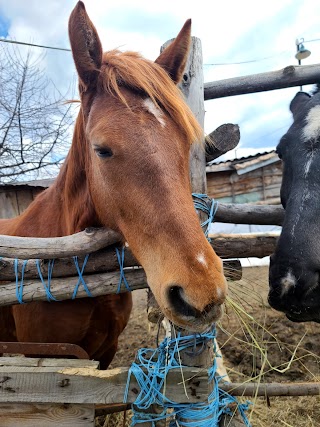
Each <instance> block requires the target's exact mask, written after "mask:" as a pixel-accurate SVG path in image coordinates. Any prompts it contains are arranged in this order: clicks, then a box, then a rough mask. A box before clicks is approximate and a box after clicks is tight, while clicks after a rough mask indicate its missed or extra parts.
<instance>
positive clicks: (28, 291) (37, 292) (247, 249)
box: [0, 233, 278, 306]
mask: <svg viewBox="0 0 320 427" xmlns="http://www.w3.org/2000/svg"><path fill="white" fill-rule="evenodd" d="M277 238H278V235H277V234H275V233H274V234H272V233H268V234H256V235H251V234H247V235H225V234H217V235H213V236H212V242H211V244H212V246H213V248H214V249H215V250H216V252H217V254H218V255H220V256H221V255H222V254H224V256H225V257H226V258H234V256H233V255H232V254H234V253H236V254H238V256H240V257H253V256H255V257H260V258H262V257H264V256H267V255H270V254H271V253H272V252H273V251H274V247H275V244H276V242H277ZM106 252H108V251H106ZM104 253H105V252H102V253H101V254H98V257H100V259H99V262H98V264H101V263H102V262H103V255H102V254H104ZM109 256H110V253H109ZM112 257H113V258H114V254H112ZM125 259H126V258H125ZM128 260H129V261H128ZM131 261H133V262H134V258H133V257H132V255H131V254H130V253H128V258H127V261H126V262H130V263H131ZM63 262H66V264H65V265H63ZM79 262H80V265H82V260H79ZM90 262H92V264H91V268H90V272H93V271H94V268H95V260H94V256H92V261H90ZM113 262H114V260H111V261H110V264H109V265H113ZM5 263H7V265H6V266H5V267H4V264H5ZM60 263H61V264H62V267H61V265H60V267H61V269H60V273H61V274H62V272H65V269H66V268H67V267H68V265H69V268H70V265H72V264H71V263H72V261H71V260H57V266H59V264H60ZM20 264H21V262H20ZM106 264H108V262H106ZM42 265H45V264H42ZM89 265H90V264H89ZM27 266H28V264H27ZM9 267H10V268H11V269H12V270H11V273H10V274H11V275H9V270H8V269H9ZM30 267H31V273H32V274H34V276H35V277H34V278H31V279H27V275H28V274H29V272H28V268H26V270H27V271H26V275H25V277H24V282H23V301H24V302H31V301H39V300H46V299H47V295H46V292H45V289H44V287H43V284H42V282H41V281H40V279H39V278H38V273H37V272H36V267H35V264H34V261H33V263H32V261H31V262H30ZM1 268H4V270H5V271H6V272H7V273H6V276H5V275H4V274H2V273H1ZM99 268H101V265H100V267H99ZM228 268H229V271H228V272H227V269H228ZM237 269H238V267H237V268H236V269H235V270H236V271H235V274H236V275H238V276H239V272H238V271H237ZM19 271H21V268H20V270H19ZM57 272H58V274H59V269H57ZM57 272H56V273H55V274H57ZM85 273H86V274H85V275H84V276H83V278H84V280H85V283H86V284H87V286H88V288H89V290H90V292H91V295H92V296H100V295H106V294H114V293H116V292H117V289H118V282H119V278H120V274H119V271H112V272H106V273H96V274H88V272H86V271H85ZM225 273H226V275H227V276H228V277H231V276H232V275H233V274H234V272H233V271H232V267H231V269H230V267H228V261H226V267H225ZM125 274H126V278H127V280H128V283H129V284H130V289H131V290H136V289H142V288H147V287H148V285H147V280H146V277H145V273H144V271H143V270H142V269H141V268H131V269H127V270H126V273H125ZM43 275H44V278H45V280H46V278H47V274H46V273H45V272H44V273H43ZM5 278H6V279H8V278H9V280H12V281H10V282H9V283H2V284H0V306H1V305H11V304H16V303H17V296H16V281H15V275H14V272H13V261H12V260H7V259H4V260H2V261H0V281H1V280H5ZM77 283H78V277H77V276H76V277H64V278H57V277H53V278H52V279H51V283H50V285H51V287H50V290H51V294H52V295H53V296H54V297H55V298H56V299H58V300H65V299H71V298H72V296H73V292H74V289H75V287H76V285H77ZM124 291H126V289H125V287H124V286H122V289H121V292H124ZM86 296H87V293H86V291H85V289H84V288H83V286H82V285H81V284H80V287H79V290H78V292H77V298H84V297H86Z"/></svg>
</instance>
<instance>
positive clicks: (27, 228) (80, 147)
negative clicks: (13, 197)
mask: <svg viewBox="0 0 320 427" xmlns="http://www.w3.org/2000/svg"><path fill="white" fill-rule="evenodd" d="M87 171H88V151H87V146H86V140H85V138H84V129H83V122H82V113H81V111H80V113H79V115H78V118H77V122H76V125H75V130H74V135H73V140H72V145H71V148H70V151H69V153H68V156H67V158H66V160H65V162H64V164H63V166H62V168H61V171H60V173H59V175H58V177H57V179H56V181H55V182H54V183H53V185H52V186H51V187H49V188H48V189H47V190H45V191H43V192H42V193H40V194H39V195H38V196H37V197H36V199H35V200H34V201H33V202H32V203H31V205H30V206H29V207H28V208H27V210H26V211H25V212H24V213H23V214H22V215H20V216H18V217H16V218H13V219H11V220H4V221H0V230H2V231H1V232H2V234H14V235H17V236H33V237H55V236H63V235H68V234H73V233H76V232H78V231H81V230H83V229H85V228H86V227H89V226H100V225H101V224H100V223H99V221H98V218H97V215H96V213H95V210H94V206H93V204H92V201H91V197H90V193H89V188H88V181H87ZM6 230H7V232H6ZM0 234H1V233H0Z"/></svg>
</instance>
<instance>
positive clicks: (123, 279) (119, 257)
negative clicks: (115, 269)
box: [116, 246, 131, 294]
mask: <svg viewBox="0 0 320 427" xmlns="http://www.w3.org/2000/svg"><path fill="white" fill-rule="evenodd" d="M124 253H125V249H124V246H122V250H121V255H120V251H119V249H118V248H116V254H117V260H118V263H119V267H120V278H119V282H118V289H117V294H119V293H120V292H121V285H122V282H123V283H124V285H125V287H126V289H127V291H129V292H131V289H130V286H129V283H128V282H127V279H126V276H125V273H124Z"/></svg>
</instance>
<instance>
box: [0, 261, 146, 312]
mask: <svg viewBox="0 0 320 427" xmlns="http://www.w3.org/2000/svg"><path fill="white" fill-rule="evenodd" d="M83 278H84V280H85V283H86V284H87V286H88V289H89V291H90V294H91V295H92V296H93V297H97V296H101V295H108V294H115V293H117V289H118V283H119V279H120V274H119V272H118V271H113V272H109V273H101V274H90V275H84V276H83ZM126 279H127V281H128V283H129V284H130V289H131V290H132V291H134V290H136V289H143V288H147V287H148V284H147V279H146V276H145V273H144V270H143V269H139V268H137V269H131V270H129V271H126ZM78 280H79V279H78V277H68V278H55V279H52V280H51V283H50V285H51V286H50V292H51V294H52V295H53V297H54V298H56V299H57V300H59V301H62V300H69V299H72V296H73V292H74V290H75V288H76V286H77V283H78ZM125 291H127V289H126V288H125V286H124V285H122V287H121V290H120V292H125ZM87 296H88V294H87V293H86V291H85V289H84V287H83V286H82V284H80V286H79V289H78V292H77V296H76V297H77V298H84V297H87ZM22 299H23V302H31V301H46V300H47V296H46V292H45V289H44V287H43V284H42V282H41V281H40V279H39V278H38V279H29V280H24V282H23V298H22ZM17 302H18V301H17V295H16V283H15V282H10V283H5V284H3V283H2V284H0V306H3V305H12V304H17Z"/></svg>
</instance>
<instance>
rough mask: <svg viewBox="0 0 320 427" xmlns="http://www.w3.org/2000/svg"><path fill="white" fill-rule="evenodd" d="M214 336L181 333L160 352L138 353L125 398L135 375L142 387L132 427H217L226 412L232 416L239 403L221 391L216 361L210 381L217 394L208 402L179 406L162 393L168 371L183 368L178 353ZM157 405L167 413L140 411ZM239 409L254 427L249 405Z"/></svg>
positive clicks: (153, 350) (143, 350) (125, 398)
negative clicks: (147, 426) (162, 426)
mask: <svg viewBox="0 0 320 427" xmlns="http://www.w3.org/2000/svg"><path fill="white" fill-rule="evenodd" d="M214 337H215V331H214V330H213V331H211V332H208V333H206V334H201V335H196V336H195V335H189V336H183V337H182V336H181V335H180V333H178V335H177V337H176V338H174V339H169V338H165V339H164V340H163V341H162V343H160V345H159V347H158V348H157V349H146V348H143V349H140V350H139V351H138V353H137V360H136V362H134V363H133V364H132V366H131V368H130V370H129V374H128V381H127V385H126V390H125V395H124V402H126V401H127V397H128V393H129V386H130V378H131V376H132V375H133V376H134V377H135V379H136V381H137V383H138V385H139V388H140V392H139V394H138V396H137V398H136V400H135V402H134V405H135V407H134V409H133V412H134V415H133V419H132V426H134V425H136V424H139V423H142V422H146V421H149V422H151V425H152V426H155V423H156V421H158V420H161V419H169V420H170V426H172V427H173V426H174V427H176V426H177V425H179V426H184V427H216V426H218V423H219V420H220V418H221V415H222V414H223V413H231V410H230V409H229V408H228V405H229V404H230V403H233V402H237V400H236V398H235V397H233V396H230V395H229V394H228V393H226V392H224V391H222V390H221V389H220V388H219V381H220V380H221V377H217V376H215V373H216V368H217V366H216V358H215V359H214V362H213V366H212V367H211V368H210V369H209V370H208V374H209V382H211V383H212V384H213V391H212V393H210V395H209V396H208V400H207V402H205V403H192V404H178V403H176V402H174V401H172V400H170V399H169V398H168V397H166V396H165V395H164V394H163V391H162V390H163V386H164V383H165V379H166V376H167V375H168V372H169V371H170V370H171V369H180V363H179V362H178V357H177V355H178V352H180V351H182V350H186V349H188V348H189V349H190V348H191V349H192V348H193V347H194V345H195V344H196V346H198V345H205V343H206V342H208V341H210V340H214ZM213 345H214V344H213ZM214 350H215V349H214ZM216 356H218V355H216ZM154 403H156V404H158V405H160V406H161V407H163V411H162V412H161V413H160V414H159V413H158V414H155V413H146V412H139V409H140V410H144V411H145V410H146V409H148V408H149V407H150V406H151V405H152V404H154ZM237 408H238V410H239V412H240V414H241V416H242V419H243V421H244V423H245V425H246V426H248V427H250V423H249V421H248V419H247V417H246V415H245V411H246V410H247V409H248V403H245V404H239V403H238V402H237ZM187 420H188V421H187Z"/></svg>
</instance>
